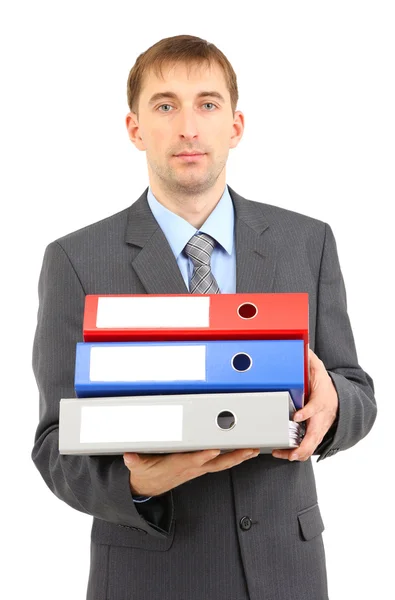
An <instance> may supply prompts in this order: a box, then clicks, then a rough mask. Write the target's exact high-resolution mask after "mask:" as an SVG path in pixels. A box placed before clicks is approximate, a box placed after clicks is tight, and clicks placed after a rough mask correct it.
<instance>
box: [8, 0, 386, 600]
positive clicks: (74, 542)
mask: <svg viewBox="0 0 395 600" xmlns="http://www.w3.org/2000/svg"><path fill="white" fill-rule="evenodd" d="M3 7H4V8H3V9H2V14H1V15H0V23H1V25H0V27H1V30H0V44H1V48H0V50H1V52H0V56H1V60H2V67H1V79H0V82H1V83H0V85H1V89H2V92H1V104H2V106H1V111H0V119H1V123H0V125H1V132H2V133H1V146H2V149H1V154H2V155H1V164H2V167H3V168H2V176H1V182H0V184H1V188H2V190H1V198H2V206H1V212H0V214H1V222H2V227H1V236H0V238H1V256H2V267H1V269H2V271H3V273H2V285H3V286H4V287H3V289H2V294H1V303H2V309H3V310H2V316H3V320H2V346H3V349H4V348H7V351H6V356H5V357H3V359H2V365H3V366H4V365H6V367H5V368H4V370H3V375H2V381H3V393H2V399H1V400H2V405H3V412H2V438H1V442H2V467H3V468H2V482H1V483H2V493H1V506H2V517H3V518H2V541H1V545H2V548H3V560H2V566H3V567H4V566H6V569H5V572H4V575H3V576H2V587H3V589H8V592H7V593H6V596H5V597H7V599H11V598H22V597H25V596H26V594H27V593H28V596H26V597H29V598H40V599H41V600H53V599H54V598H56V599H57V600H70V599H71V598H73V599H76V600H78V599H83V598H85V593H86V585H87V577H88V569H89V539H90V527H91V517H90V516H88V515H85V514H83V513H79V512H77V511H76V510H73V509H72V508H70V507H69V506H68V505H66V504H65V503H63V502H61V501H60V500H58V499H57V498H56V497H55V496H54V495H53V494H52V493H51V492H50V491H49V489H48V488H47V487H46V485H45V483H44V481H43V480H42V479H41V476H40V475H39V473H38V471H37V470H36V468H35V467H34V464H33V462H32V461H31V458H30V452H31V449H32V446H33V437H34V432H35V428H36V426H37V422H38V392H37V388H36V384H35V380H34V377H33V374H32V371H31V349H32V343H33V336H34V329H35V323H36V313H37V308H38V298H37V282H38V276H39V271H40V267H41V261H42V257H43V253H44V249H45V246H46V245H47V244H48V243H49V242H51V241H52V240H54V239H56V238H57V237H59V236H61V235H64V234H67V233H69V232H71V231H73V230H76V229H79V228H81V227H83V226H85V225H87V224H89V223H92V222H94V221H97V220H99V219H102V218H104V217H107V216H109V215H110V214H113V213H115V212H117V211H119V210H122V209H123V208H125V207H126V206H128V205H130V204H131V203H133V202H134V201H135V200H136V199H137V198H138V197H139V196H140V194H141V193H142V192H143V191H144V189H145V188H146V187H147V185H148V177H147V170H146V162H145V154H144V153H142V152H139V151H138V150H136V148H135V147H134V146H133V144H132V143H131V142H130V141H129V139H128V137H127V133H126V128H125V116H126V113H127V112H128V107H127V102H126V81H127V76H128V73H129V70H130V68H131V67H132V66H133V64H134V61H135V60H136V58H137V56H138V55H139V54H140V53H141V52H143V51H145V50H146V49H147V48H148V47H149V46H151V45H152V44H154V43H155V42H157V41H158V40H159V39H161V38H163V37H168V36H172V35H179V34H181V33H187V34H192V35H197V36H199V37H203V38H205V39H207V40H209V41H211V42H213V43H214V44H216V45H217V46H218V47H219V48H220V49H221V50H222V51H223V52H224V53H225V54H226V56H227V57H228V58H229V60H230V62H231V63H232V65H233V67H234V69H235V71H236V73H237V75H238V84H239V93H240V100H239V104H238V109H239V110H242V111H243V112H244V115H245V124H246V128H245V134H244V137H243V139H242V141H241V143H240V144H239V147H238V148H236V149H234V150H232V151H231V152H230V156H229V161H228V165H227V183H228V184H229V185H230V186H231V187H232V188H233V189H235V190H236V191H237V192H238V193H240V194H241V195H243V196H244V197H246V198H250V199H253V200H258V201H262V202H267V203H271V204H276V205H279V206H282V207H285V208H288V209H291V210H296V211H298V212H301V213H304V214H308V215H310V216H313V217H315V218H318V219H321V220H323V221H326V222H328V223H329V224H330V225H331V227H332V229H333V232H334V234H335V237H336V240H337V245H338V252H339V256H340V263H341V267H342V271H343V275H344V278H345V282H346V289H347V294H348V307H349V315H350V318H351V323H352V326H353V331H354V336H355V340H356V344H357V350H358V358H359V362H360V364H361V366H362V367H363V368H364V369H365V370H366V371H367V372H368V373H369V374H370V375H371V376H372V377H373V379H374V382H375V385H376V397H377V401H378V407H379V412H378V417H377V420H376V423H375V426H374V428H373V429H372V431H371V433H370V434H369V435H368V436H367V437H366V438H365V439H364V440H362V441H361V442H360V443H359V444H358V445H357V446H355V447H353V448H352V449H350V450H347V451H346V452H339V453H338V454H337V455H336V456H334V457H332V458H329V459H327V460H325V461H322V462H320V463H318V464H316V462H315V461H316V458H314V459H313V463H314V469H315V472H316V477H317V487H318V497H319V502H320V506H321V511H322V515H323V519H324V523H325V526H326V530H325V532H324V534H323V535H324V542H325V547H326V554H327V568H328V577H329V590H330V598H331V600H350V599H351V598H352V599H353V598H358V599H359V600H365V599H366V600H367V599H369V600H370V599H371V598H372V597H375V598H378V599H379V598H380V599H384V598H385V599H387V598H390V597H391V596H392V594H393V576H392V571H393V565H394V558H395V556H394V551H393V539H394V534H395V531H394V516H393V515H394V510H393V509H394V501H395V498H394V494H393V487H392V488H391V483H392V484H393V481H394V467H393V459H392V448H393V444H392V443H391V441H390V436H391V435H392V431H393V427H392V425H391V419H392V406H393V396H394V392H393V383H392V381H393V380H392V377H393V375H394V362H393V343H392V340H393V337H394V333H395V332H394V327H393V322H394V297H393V289H394V286H393V274H394V267H393V259H394V252H393V237H394V234H393V231H394V226H393V222H392V221H393V219H392V217H390V214H392V210H391V209H392V208H393V206H392V205H393V203H394V158H395V157H394V137H395V127H394V107H395V94H394V53H395V44H394V29H395V19H394V5H393V3H392V2H382V1H380V0H375V1H374V2H373V1H371V2H365V1H361V0H359V1H358V2H351V1H344V0H343V1H333V0H332V2H321V1H314V2H299V1H295V0H292V1H285V0H282V1H281V2H279V1H277V2H276V1H273V2H262V3H258V2H255V0H254V2H248V1H246V0H244V1H243V2H240V3H236V4H232V3H229V2H218V1H217V2H193V3H190V2H186V3H181V4H178V3H175V2H157V3H152V2H149V3H148V2H131V1H130V2H126V1H122V2H121V1H119V2H113V3H110V2H103V1H97V0H96V1H95V2H93V1H83V0H80V1H79V2H75V1H74V2H70V1H69V2H67V3H66V2H59V1H58V2H49V1H48V2H42V1H41V2H40V1H36V2H27V1H25V2H18V1H14V2H8V3H4V5H3ZM390 211H391V213H390ZM4 358H5V359H6V362H5V361H4ZM4 557H5V558H4ZM5 560H6V563H5V562H4V561H5ZM23 590H24V591H23ZM24 595H25V596H24ZM202 600H203V599H202ZM317 600H319V599H317Z"/></svg>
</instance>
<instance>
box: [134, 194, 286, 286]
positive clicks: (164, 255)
mask: <svg viewBox="0 0 395 600" xmlns="http://www.w3.org/2000/svg"><path fill="white" fill-rule="evenodd" d="M228 189H229V193H230V195H231V198H232V201H233V205H234V208H235V246H236V292H237V293H243V292H244V293H260V292H270V291H272V289H273V285H274V274H275V264H276V260H275V259H276V249H275V244H274V241H273V240H272V236H271V234H270V230H269V224H268V223H267V221H266V219H265V217H264V216H263V213H262V208H261V206H260V205H259V204H258V203H255V202H251V201H249V200H246V199H245V198H243V197H242V196H240V195H239V194H237V193H236V192H235V191H234V190H232V189H231V188H230V187H229V186H228ZM147 191H148V188H147V189H146V190H145V191H144V192H143V194H142V195H141V196H140V198H139V199H138V200H137V201H136V202H135V203H134V204H132V206H131V207H130V210H129V214H128V221H127V226H126V234H125V241H126V242H127V243H128V244H130V245H131V246H133V247H134V248H133V250H134V251H133V253H132V259H131V264H132V267H133V269H134V271H135V273H136V275H137V276H138V278H139V279H140V281H141V283H142V284H143V286H144V287H145V289H146V292H147V294H188V293H189V290H188V288H187V286H186V285H185V282H184V279H183V277H182V275H181V272H180V269H179V267H178V264H177V261H176V259H175V257H174V254H173V252H172V250H171V248H170V245H169V243H168V241H167V239H166V236H165V235H164V233H163V232H162V230H161V228H160V227H159V225H158V223H157V221H156V219H155V217H154V216H153V214H152V212H151V209H150V207H149V204H148V202H147ZM136 248H137V249H140V250H138V251H137V253H136Z"/></svg>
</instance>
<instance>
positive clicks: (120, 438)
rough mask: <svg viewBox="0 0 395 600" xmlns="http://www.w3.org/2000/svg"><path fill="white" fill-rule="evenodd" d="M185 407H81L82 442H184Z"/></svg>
mask: <svg viewBox="0 0 395 600" xmlns="http://www.w3.org/2000/svg"><path fill="white" fill-rule="evenodd" d="M182 420H183V406H182V405H179V404H177V405H175V404H174V405H162V406H158V405H147V404H145V405H144V406H141V405H139V406H82V407H81V429H80V443H81V444H88V443H106V442H107V443H111V442H181V441H182Z"/></svg>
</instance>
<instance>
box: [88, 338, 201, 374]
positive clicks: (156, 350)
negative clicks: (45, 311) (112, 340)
mask: <svg viewBox="0 0 395 600" xmlns="http://www.w3.org/2000/svg"><path fill="white" fill-rule="evenodd" d="M89 377H90V380H91V381H205V380H206V346H205V345H204V344H200V345H196V346H188V345H185V346H182V345H178V346H177V345H175V346H167V345H166V346H154V345H152V344H147V345H146V346H139V345H132V346H115V345H114V346H112V345H110V346H92V348H91V359H90V375H89Z"/></svg>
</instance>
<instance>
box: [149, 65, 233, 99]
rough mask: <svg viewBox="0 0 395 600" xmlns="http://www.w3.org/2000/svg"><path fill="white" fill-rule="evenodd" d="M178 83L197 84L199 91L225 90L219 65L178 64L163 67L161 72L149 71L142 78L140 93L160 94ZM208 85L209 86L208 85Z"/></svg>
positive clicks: (223, 78)
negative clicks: (170, 85) (172, 84)
mask: <svg viewBox="0 0 395 600" xmlns="http://www.w3.org/2000/svg"><path fill="white" fill-rule="evenodd" d="M180 81H181V82H182V83H185V82H186V81H189V82H190V83H191V85H194V84H197V85H198V86H199V87H201V89H203V88H204V89H206V88H207V89H218V91H219V92H223V91H225V90H226V82H225V77H224V75H223V72H222V69H221V67H220V66H219V65H217V64H215V63H213V64H211V65H207V64H206V63H201V64H189V65H187V64H185V63H180V64H171V65H163V66H162V67H161V71H155V70H154V68H151V69H149V70H148V71H147V72H146V74H145V77H144V84H143V89H142V92H143V93H145V94H151V93H153V92H161V91H164V90H165V89H168V84H171V83H178V82H180ZM205 83H207V86H208V87H207V86H206V85H205ZM209 83H211V86H210V85H208V84H209ZM202 86H203V87H202ZM219 88H221V89H219Z"/></svg>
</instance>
